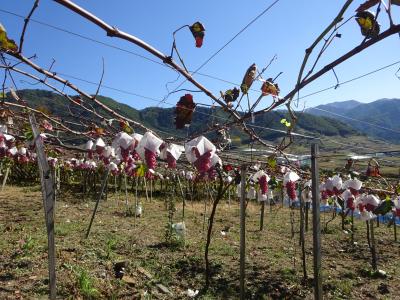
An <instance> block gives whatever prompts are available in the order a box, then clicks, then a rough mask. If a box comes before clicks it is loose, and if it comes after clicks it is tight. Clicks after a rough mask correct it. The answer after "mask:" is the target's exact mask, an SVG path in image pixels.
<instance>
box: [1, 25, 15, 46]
mask: <svg viewBox="0 0 400 300" xmlns="http://www.w3.org/2000/svg"><path fill="white" fill-rule="evenodd" d="M0 49H3V50H10V51H17V50H18V46H17V44H16V43H15V42H14V40H11V39H9V38H8V37H7V32H6V29H5V28H4V26H3V25H2V24H1V23H0Z"/></svg>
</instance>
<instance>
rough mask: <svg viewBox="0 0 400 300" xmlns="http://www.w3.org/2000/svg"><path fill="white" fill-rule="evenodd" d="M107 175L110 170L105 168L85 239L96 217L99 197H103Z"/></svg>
mask: <svg viewBox="0 0 400 300" xmlns="http://www.w3.org/2000/svg"><path fill="white" fill-rule="evenodd" d="M109 173H110V170H109V169H108V168H106V170H105V173H104V179H103V182H102V183H101V190H100V195H99V197H98V198H97V201H96V205H95V206H94V210H93V214H92V218H91V219H90V223H89V227H88V229H87V231H86V238H88V237H89V233H90V228H92V223H93V220H94V216H95V215H96V212H97V208H98V207H99V202H100V200H101V197H102V196H103V193H104V189H105V187H106V185H107V182H108V175H109Z"/></svg>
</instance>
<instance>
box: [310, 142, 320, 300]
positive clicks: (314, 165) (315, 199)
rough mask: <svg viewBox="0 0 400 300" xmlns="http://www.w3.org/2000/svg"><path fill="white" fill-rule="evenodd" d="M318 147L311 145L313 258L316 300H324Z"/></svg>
mask: <svg viewBox="0 0 400 300" xmlns="http://www.w3.org/2000/svg"><path fill="white" fill-rule="evenodd" d="M317 158H318V145H317V144H312V145H311V172H312V174H311V176H312V204H313V205H312V212H313V256H314V299H317V300H322V277H321V275H322V274H321V228H320V226H321V224H320V218H319V213H320V193H319V169H318V160H317Z"/></svg>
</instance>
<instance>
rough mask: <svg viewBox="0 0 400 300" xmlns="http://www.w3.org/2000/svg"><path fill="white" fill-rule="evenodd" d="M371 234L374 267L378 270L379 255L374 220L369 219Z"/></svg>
mask: <svg viewBox="0 0 400 300" xmlns="http://www.w3.org/2000/svg"><path fill="white" fill-rule="evenodd" d="M369 226H370V230H369V232H370V234H371V255H372V269H373V270H374V271H377V270H378V265H377V256H376V246H375V234H374V220H370V221H369Z"/></svg>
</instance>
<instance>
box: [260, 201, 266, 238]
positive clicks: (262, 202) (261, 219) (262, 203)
mask: <svg viewBox="0 0 400 300" xmlns="http://www.w3.org/2000/svg"><path fill="white" fill-rule="evenodd" d="M264 209H265V201H261V215H260V231H263V229H264Z"/></svg>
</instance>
